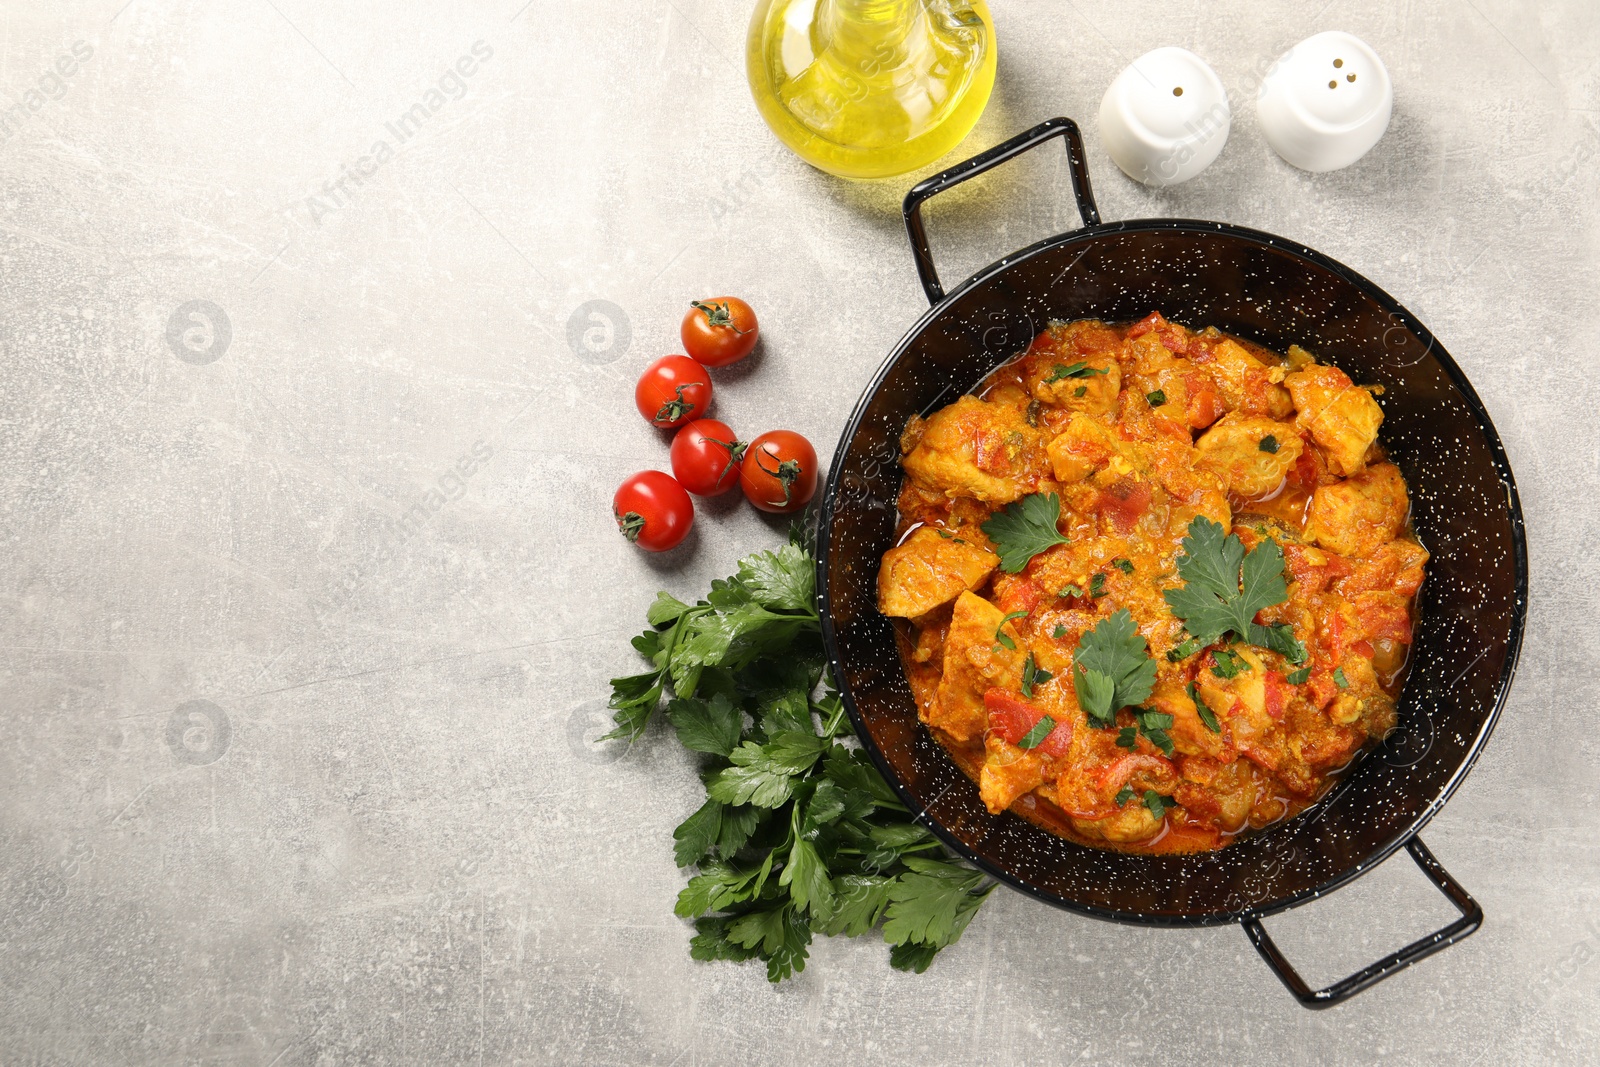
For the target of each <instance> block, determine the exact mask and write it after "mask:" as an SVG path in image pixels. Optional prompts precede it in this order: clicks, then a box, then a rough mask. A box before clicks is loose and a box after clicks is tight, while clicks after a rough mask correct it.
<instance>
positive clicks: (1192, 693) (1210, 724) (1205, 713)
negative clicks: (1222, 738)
mask: <svg viewBox="0 0 1600 1067" xmlns="http://www.w3.org/2000/svg"><path fill="white" fill-rule="evenodd" d="M1187 692H1188V694H1189V699H1190V700H1192V701H1194V710H1195V714H1197V715H1199V716H1200V721H1201V722H1203V723H1205V726H1206V729H1207V730H1210V731H1211V732H1212V733H1214V734H1220V733H1221V732H1222V724H1221V723H1219V722H1218V721H1217V713H1216V712H1214V711H1212V710H1211V709H1210V708H1208V707H1206V702H1205V701H1204V700H1201V699H1200V694H1199V693H1198V692H1197V691H1196V690H1195V687H1194V683H1193V682H1190V683H1189V685H1188V687H1187Z"/></svg>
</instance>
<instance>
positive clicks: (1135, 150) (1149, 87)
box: [1100, 46, 1233, 186]
mask: <svg viewBox="0 0 1600 1067" xmlns="http://www.w3.org/2000/svg"><path fill="white" fill-rule="evenodd" d="M1232 123H1233V112H1232V109H1231V108H1229V106H1228V93H1227V91H1226V90H1225V89H1223V87H1222V81H1221V79H1219V78H1218V77H1217V75H1216V72H1215V71H1213V70H1212V69H1211V68H1210V67H1209V66H1207V65H1206V61H1205V60H1203V59H1201V58H1200V57H1199V56H1197V55H1195V54H1194V53H1193V52H1191V51H1189V50H1188V49H1186V48H1176V47H1170V46H1169V47H1166V48H1157V49H1156V50H1155V51H1153V52H1146V53H1145V54H1144V55H1142V56H1140V57H1139V58H1138V59H1136V60H1134V61H1133V62H1132V63H1131V64H1129V65H1128V66H1127V67H1126V68H1125V69H1124V70H1123V71H1122V73H1120V74H1118V75H1117V77H1116V79H1115V80H1114V81H1113V82H1112V83H1111V87H1110V88H1109V89H1107V90H1106V95H1105V96H1104V97H1102V98H1101V100H1100V140H1101V142H1102V143H1103V144H1104V145H1105V148H1106V151H1107V152H1108V153H1109V154H1110V156H1111V158H1112V159H1113V160H1114V161H1115V162H1116V164H1117V166H1119V167H1121V168H1122V171H1123V173H1124V174H1126V175H1127V176H1128V177H1130V178H1132V179H1134V180H1135V181H1141V182H1144V183H1145V184H1146V185H1155V186H1164V185H1176V184H1178V183H1179V182H1186V181H1188V180H1189V179H1190V178H1193V177H1194V176H1195V175H1196V174H1199V173H1200V172H1201V171H1203V170H1205V169H1206V168H1207V167H1209V166H1210V165H1211V161H1212V160H1214V159H1216V158H1217V153H1218V152H1221V151H1222V146H1223V145H1224V144H1227V142H1228V129H1229V127H1230V126H1231V125H1232Z"/></svg>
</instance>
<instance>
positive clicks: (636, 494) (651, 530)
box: [611, 471, 694, 552]
mask: <svg viewBox="0 0 1600 1067" xmlns="http://www.w3.org/2000/svg"><path fill="white" fill-rule="evenodd" d="M611 514H612V515H613V516H615V517H616V520H617V529H619V530H621V531H622V536H623V537H626V538H627V539H628V540H629V541H632V542H633V543H634V544H636V545H638V546H639V547H640V548H642V549H644V550H645V551H647V552H665V551H666V550H667V549H669V548H674V547H676V546H677V545H678V543H679V542H680V541H682V540H683V539H684V537H686V536H687V535H688V533H689V527H691V526H693V525H694V501H692V500H690V499H689V494H688V493H686V492H684V491H683V486H681V485H679V484H678V483H677V482H676V481H674V480H673V479H672V476H671V475H670V474H663V473H662V472H660V471H640V472H639V473H638V474H635V475H634V476H633V477H631V478H629V479H628V480H627V481H625V482H623V483H622V487H621V488H620V489H618V490H617V495H616V496H614V497H612V498H611Z"/></svg>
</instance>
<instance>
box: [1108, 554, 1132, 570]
mask: <svg viewBox="0 0 1600 1067" xmlns="http://www.w3.org/2000/svg"><path fill="white" fill-rule="evenodd" d="M1111 565H1112V566H1113V567H1115V568H1117V570H1119V571H1121V572H1122V573H1123V574H1132V573H1133V560H1131V559H1124V558H1123V557H1121V556H1118V557H1117V558H1116V559H1114V560H1112V561H1111Z"/></svg>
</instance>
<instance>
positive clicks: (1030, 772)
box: [978, 736, 1044, 815]
mask: <svg viewBox="0 0 1600 1067" xmlns="http://www.w3.org/2000/svg"><path fill="white" fill-rule="evenodd" d="M983 748H984V761H983V770H982V771H980V772H979V773H978V795H979V796H981V797H982V798H983V803H984V806H985V807H987V808H988V809H989V814H991V815H999V814H1000V813H1001V812H1002V811H1005V810H1006V809H1007V808H1009V807H1010V806H1011V805H1012V804H1014V803H1016V800H1017V798H1018V797H1020V796H1022V795H1023V794H1025V793H1031V792H1033V791H1034V790H1035V789H1037V788H1039V786H1041V785H1043V784H1044V757H1043V756H1041V755H1039V753H1037V752H1034V751H1030V750H1028V749H1025V748H1018V747H1017V746H1016V745H1013V744H1011V743H1010V742H1007V741H1003V740H1001V739H1000V738H998V737H992V736H991V737H988V738H986V739H985V740H984V742H983Z"/></svg>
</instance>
